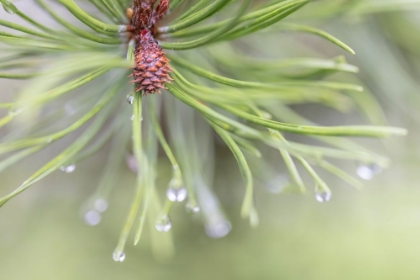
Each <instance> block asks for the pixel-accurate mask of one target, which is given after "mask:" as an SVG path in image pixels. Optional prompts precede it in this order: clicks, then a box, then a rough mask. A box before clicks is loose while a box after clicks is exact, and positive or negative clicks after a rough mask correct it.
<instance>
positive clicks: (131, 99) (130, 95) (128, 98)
mask: <svg viewBox="0 0 420 280" xmlns="http://www.w3.org/2000/svg"><path fill="white" fill-rule="evenodd" d="M127 102H128V104H130V105H132V104H133V103H134V96H133V95H132V94H129V95H127Z"/></svg>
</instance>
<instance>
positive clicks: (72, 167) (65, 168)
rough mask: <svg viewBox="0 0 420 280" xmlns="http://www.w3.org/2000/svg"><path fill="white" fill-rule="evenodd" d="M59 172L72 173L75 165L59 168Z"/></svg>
mask: <svg viewBox="0 0 420 280" xmlns="http://www.w3.org/2000/svg"><path fill="white" fill-rule="evenodd" d="M60 169H61V171H64V172H66V173H72V172H74V170H76V165H74V164H70V165H66V166H61V168H60Z"/></svg>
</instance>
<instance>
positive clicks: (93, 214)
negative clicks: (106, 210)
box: [84, 210, 101, 226]
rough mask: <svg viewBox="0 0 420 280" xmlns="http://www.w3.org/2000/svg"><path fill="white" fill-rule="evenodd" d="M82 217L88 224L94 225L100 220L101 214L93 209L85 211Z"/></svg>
mask: <svg viewBox="0 0 420 280" xmlns="http://www.w3.org/2000/svg"><path fill="white" fill-rule="evenodd" d="M84 219H85V223H86V224H87V225H88V226H96V225H97V224H99V223H100V222H101V214H100V213H99V212H97V211H95V210H90V211H88V212H86V214H85V217H84Z"/></svg>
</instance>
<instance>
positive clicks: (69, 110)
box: [64, 103, 77, 115]
mask: <svg viewBox="0 0 420 280" xmlns="http://www.w3.org/2000/svg"><path fill="white" fill-rule="evenodd" d="M64 110H65V111H66V113H67V114H68V115H74V114H75V113H76V112H77V110H76V108H74V107H73V105H72V104H70V103H67V104H66V105H64Z"/></svg>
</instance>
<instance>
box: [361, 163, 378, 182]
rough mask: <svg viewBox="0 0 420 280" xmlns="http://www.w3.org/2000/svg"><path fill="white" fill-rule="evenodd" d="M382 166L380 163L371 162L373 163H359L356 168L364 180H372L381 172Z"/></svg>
mask: <svg viewBox="0 0 420 280" xmlns="http://www.w3.org/2000/svg"><path fill="white" fill-rule="evenodd" d="M381 171H382V168H381V167H380V166H379V165H376V164H371V165H365V164H362V165H359V166H358V167H357V169H356V172H357V175H359V177H360V178H362V179H364V180H367V181H369V180H372V179H373V177H375V175H378V174H379V173H381Z"/></svg>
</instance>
